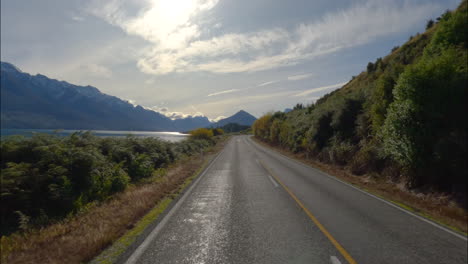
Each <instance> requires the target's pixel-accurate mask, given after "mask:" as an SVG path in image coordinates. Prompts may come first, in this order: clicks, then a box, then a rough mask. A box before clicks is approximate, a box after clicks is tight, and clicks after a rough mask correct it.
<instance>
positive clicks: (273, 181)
mask: <svg viewBox="0 0 468 264" xmlns="http://www.w3.org/2000/svg"><path fill="white" fill-rule="evenodd" d="M255 161H256V162H257V164H258V165H260V166H261V167H262V168H263V165H262V164H261V163H260V161H259V160H258V159H255ZM267 174H268V179H270V181H271V183H273V186H275V188H277V187H278V186H279V185H278V183H277V182H276V181H275V179H273V177H271V175H270V173H268V172H267Z"/></svg>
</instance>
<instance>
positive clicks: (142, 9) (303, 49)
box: [90, 0, 438, 80]
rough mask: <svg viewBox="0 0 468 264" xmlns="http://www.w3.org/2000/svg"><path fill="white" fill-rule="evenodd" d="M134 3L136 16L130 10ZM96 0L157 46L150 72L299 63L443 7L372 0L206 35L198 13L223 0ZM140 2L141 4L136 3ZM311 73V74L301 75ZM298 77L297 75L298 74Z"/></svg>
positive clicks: (146, 65)
mask: <svg viewBox="0 0 468 264" xmlns="http://www.w3.org/2000/svg"><path fill="white" fill-rule="evenodd" d="M129 2H130V3H133V6H132V7H133V9H136V10H138V11H137V12H134V13H136V15H131V14H130V13H129V12H128V10H127V9H128V8H126V6H127V5H131V4H128V3H129ZM129 2H125V1H123V0H106V1H104V0H96V1H94V2H93V3H94V4H93V5H92V7H91V8H90V12H91V13H92V14H94V15H95V16H97V17H100V18H102V19H104V20H105V21H107V22H108V23H110V24H112V25H115V26H118V27H120V28H121V29H122V30H124V31H125V32H127V33H128V34H130V35H136V36H140V37H141V38H143V39H145V40H147V41H148V43H150V44H151V48H150V49H148V51H146V52H145V53H144V54H143V55H142V56H141V57H140V59H139V60H138V63H137V65H138V67H139V69H140V70H141V71H142V72H144V73H148V74H155V75H161V74H167V73H171V72H198V71H206V72H213V73H234V72H255V71H261V70H268V69H273V68H277V67H284V66H290V65H296V64H299V63H301V62H303V61H305V60H310V59H311V58H314V57H316V56H321V55H324V54H329V53H334V52H337V51H339V50H342V49H345V48H350V47H353V46H357V45H362V44H366V43H369V42H371V41H374V40H376V39H378V38H380V37H383V36H387V35H390V34H394V33H398V32H401V31H404V30H408V29H410V28H411V27H413V25H414V24H415V23H420V22H421V21H424V20H425V19H426V18H427V17H428V16H429V15H430V14H431V13H432V12H433V11H435V10H437V8H438V7H437V5H436V4H434V3H425V4H418V3H417V2H416V1H411V0H407V1H402V2H399V3H396V2H394V1H386V0H367V1H365V2H359V4H356V5H354V6H351V7H349V8H347V9H343V10H340V11H335V12H331V13H327V14H325V15H324V16H323V17H322V18H321V19H319V20H317V21H312V22H307V23H303V24H300V25H296V26H295V27H294V28H293V29H292V30H286V29H283V28H271V29H263V30H259V31H254V32H243V33H225V34H220V35H215V36H210V35H209V34H208V35H207V34H205V35H203V34H202V33H203V28H212V27H213V26H216V24H218V23H219V22H217V21H211V22H212V23H213V25H211V26H209V25H201V24H199V22H198V21H199V20H197V17H199V16H202V15H207V11H209V10H211V9H213V8H214V7H215V6H216V5H217V3H218V0H172V1H165V0H154V1H129ZM134 2H136V3H138V4H135V3H134ZM297 78H299V79H300V78H306V76H301V77H296V80H298V79H297ZM292 80H295V79H294V77H293V79H292Z"/></svg>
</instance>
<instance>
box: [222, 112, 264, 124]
mask: <svg viewBox="0 0 468 264" xmlns="http://www.w3.org/2000/svg"><path fill="white" fill-rule="evenodd" d="M255 120H257V118H256V117H255V116H253V115H251V114H250V113H248V112H246V111H244V110H240V111H238V112H237V113H235V114H234V115H232V116H230V117H227V118H224V119H221V120H219V121H218V122H216V123H214V124H213V127H221V126H224V125H227V124H229V123H234V124H239V125H243V126H251V125H252V124H253V122H255Z"/></svg>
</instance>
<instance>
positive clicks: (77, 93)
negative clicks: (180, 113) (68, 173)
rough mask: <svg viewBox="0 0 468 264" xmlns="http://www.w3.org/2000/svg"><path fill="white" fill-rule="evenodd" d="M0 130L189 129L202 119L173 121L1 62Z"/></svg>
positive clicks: (202, 122)
mask: <svg viewBox="0 0 468 264" xmlns="http://www.w3.org/2000/svg"><path fill="white" fill-rule="evenodd" d="M1 77H2V78H1V90H0V91H1V127H2V128H37V129H41V128H42V129H93V130H149V131H189V130H192V129H195V128H199V127H207V126H209V125H211V122H210V121H209V120H208V118H207V117H205V116H194V117H192V116H189V117H186V118H182V119H176V120H171V119H170V118H168V117H166V116H164V115H163V114H160V113H158V112H155V111H152V110H148V109H145V108H143V107H141V106H134V105H132V104H130V103H129V102H127V101H124V100H122V99H120V98H117V97H115V96H111V95H107V94H104V93H101V92H100V91H99V90H98V89H97V88H95V87H92V86H78V85H73V84H70V83H67V82H64V81H58V80H54V79H50V78H48V77H46V76H44V75H41V74H37V75H34V76H33V75H30V74H28V73H25V72H22V71H21V70H19V69H18V68H17V67H15V66H14V65H12V64H10V63H6V62H1Z"/></svg>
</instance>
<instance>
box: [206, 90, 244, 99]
mask: <svg viewBox="0 0 468 264" xmlns="http://www.w3.org/2000/svg"><path fill="white" fill-rule="evenodd" d="M237 91H239V89H231V90H225V91H221V92H216V93H210V94H209V95H207V96H208V97H210V96H215V95H220V94H227V93H233V92H237Z"/></svg>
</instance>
